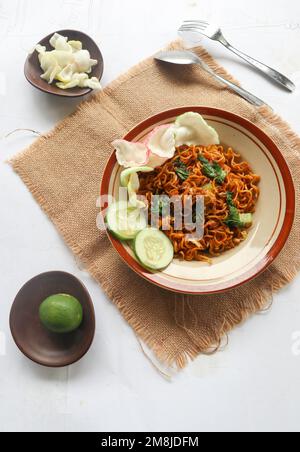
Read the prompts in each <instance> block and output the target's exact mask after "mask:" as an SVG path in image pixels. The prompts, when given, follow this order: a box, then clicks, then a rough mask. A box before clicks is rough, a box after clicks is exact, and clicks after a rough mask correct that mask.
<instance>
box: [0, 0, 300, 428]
mask: <svg viewBox="0 0 300 452" xmlns="http://www.w3.org/2000/svg"><path fill="white" fill-rule="evenodd" d="M202 17H204V18H207V19H210V20H214V21H215V22H219V23H221V24H223V26H224V30H225V31H226V34H227V35H228V38H230V39H231V40H232V41H233V43H235V44H236V45H237V46H238V45H239V47H240V48H241V49H242V50H244V51H247V52H248V53H250V54H251V55H253V56H257V57H259V58H260V59H261V60H262V61H265V62H268V63H269V64H270V65H272V66H275V67H277V68H279V69H280V70H281V71H283V72H284V73H286V74H287V75H289V76H290V77H292V78H293V79H294V80H295V82H296V83H297V84H298V85H300V59H299V45H300V3H299V2H298V1H297V0H288V1H287V0H276V1H274V0H263V1H262V0H252V1H251V2H249V1H247V2H246V1H245V0H227V1H226V2H225V1H223V0H214V1H210V2H208V1H204V0H163V1H161V0H152V1H140V0H126V1H124V0H72V1H67V0H64V1H62V0H51V2H45V1H40V0H10V1H8V0H0V136H2V135H4V134H5V133H6V132H9V131H11V130H13V129H16V128H18V127H20V128H24V127H26V128H33V129H36V130H39V131H41V132H44V131H47V130H49V129H50V128H52V127H53V126H54V125H55V123H56V122H57V121H58V120H60V119H62V118H63V117H64V116H65V115H67V114H68V113H70V112H72V111H73V110H74V108H75V106H76V104H77V101H72V100H69V101H62V100H59V99H57V98H54V97H53V98H52V97H49V96H47V95H45V94H43V93H40V92H38V91H37V90H35V89H33V88H32V87H31V86H30V85H29V84H27V82H26V80H25V79H24V76H23V64H24V59H25V57H26V51H27V50H29V49H31V48H32V47H33V45H34V44H35V42H36V41H38V40H39V39H40V38H41V37H42V36H45V35H46V34H48V33H51V32H52V31H54V30H56V29H61V28H68V27H70V28H76V29H81V30H83V31H87V32H89V33H90V34H91V35H92V36H93V37H94V38H95V39H96V41H97V42H98V43H99V45H100V47H101V49H102V51H103V55H104V58H105V74H104V78H103V85H106V84H107V83H109V82H110V81H111V80H113V79H114V78H115V77H117V76H118V75H119V74H120V73H121V72H124V71H125V70H126V69H127V68H129V67H130V66H131V65H133V64H135V63H137V62H138V61H139V60H140V59H143V58H144V57H147V56H148V55H149V54H151V53H153V52H155V51H156V50H157V49H159V48H160V47H162V46H164V45H165V44H166V43H167V42H168V41H170V40H172V39H174V38H176V29H177V27H178V26H179V24H180V22H181V20H182V19H184V18H202ZM203 44H205V46H206V47H207V48H208V49H209V50H210V51H211V52H212V53H213V55H214V56H215V57H216V58H217V59H218V60H219V62H220V63H221V64H223V65H224V66H225V67H227V68H228V69H229V70H230V71H231V72H232V73H233V74H234V75H235V76H236V77H237V78H238V79H240V81H241V82H242V83H243V85H244V86H245V87H246V88H248V89H249V90H252V91H253V92H254V93H256V94H257V95H258V96H260V97H263V98H264V99H265V100H266V101H267V102H268V103H269V104H270V105H272V106H273V107H274V108H275V110H276V111H278V112H280V114H281V115H282V116H283V117H284V118H285V119H286V120H287V121H288V122H290V124H291V125H292V127H293V128H294V129H295V130H296V131H297V132H298V133H300V124H299V117H300V102H299V101H300V96H299V93H300V91H299V90H297V92H296V93H295V94H293V95H290V94H288V93H286V92H285V91H283V90H281V89H277V88H276V87H274V86H273V85H272V84H270V83H268V82H267V81H266V80H265V79H264V78H262V77H260V76H259V75H257V74H255V73H254V72H253V71H252V70H251V69H250V70H249V67H248V66H246V65H244V64H243V63H241V61H240V60H238V59H236V58H235V57H234V56H233V55H232V54H230V53H228V52H226V51H225V50H223V48H222V47H221V46H220V45H218V44H216V43H212V42H208V41H207V40H205V41H203ZM199 89H200V87H199ZM32 140H33V137H32V136H31V135H30V134H18V135H15V136H11V137H10V138H9V139H6V140H4V139H0V160H1V163H0V206H1V215H0V218H1V221H0V250H1V251H0V281H1V282H0V295H1V296H0V331H1V333H0V430H1V431H44V432H45V431H101V432H104V431H111V432H115V431H124V432H126V431H155V432H157V431H174V432H176V431H177V432H178V431H191V432H198V431H266V430H267V431H278V430H279V431H291V430H293V431H295V430H296V431H299V430H300V390H299V378H300V344H299V343H297V338H299V337H300V333H299V331H300V302H299V290H300V279H299V278H298V279H297V280H296V281H295V282H294V283H293V284H291V285H290V286H289V287H288V288H286V289H285V290H283V291H282V292H281V293H280V294H279V295H276V296H275V297H274V305H273V307H272V309H271V311H270V312H268V313H267V314H265V315H257V316H254V317H253V318H251V319H250V320H249V321H248V322H247V323H246V324H244V325H242V326H241V327H239V328H236V329H235V330H234V331H233V332H232V334H231V335H230V340H229V345H228V347H227V348H226V349H225V350H224V351H223V352H220V353H218V354H216V355H214V356H211V357H203V356H201V357H199V359H197V360H196V362H194V363H193V364H191V365H190V366H189V368H188V369H186V371H184V372H182V373H181V374H179V375H177V376H175V377H173V380H172V382H171V383H169V382H167V381H165V380H164V379H163V378H162V377H161V376H160V375H159V374H158V373H157V372H156V371H155V370H154V368H153V367H152V366H151V364H150V363H149V362H148V361H147V360H146V359H145V357H144V356H143V354H142V353H141V351H140V346H139V344H138V342H137V340H136V337H135V335H134V334H133V332H132V330H131V329H130V328H129V326H128V325H127V324H126V323H125V321H124V320H123V319H122V317H121V316H120V314H119V312H118V311H117V309H116V308H115V307H114V306H113V305H112V304H111V303H110V302H109V300H107V298H106V297H105V295H104V294H103V292H102V291H101V288H100V287H99V286H98V285H97V284H96V283H95V282H94V281H93V280H92V279H91V278H90V277H89V275H88V274H86V273H84V272H82V271H80V269H79V268H78V266H77V265H76V262H75V260H74V258H73V256H72V254H71V252H70V251H69V250H68V249H67V248H66V246H65V245H64V243H63V241H62V240H61V238H60V237H59V235H58V233H57V232H56V230H55V229H54V227H53V225H52V224H51V223H50V221H49V220H48V219H47V218H46V216H45V215H44V214H43V213H42V211H41V210H40V208H39V206H38V205H37V204H36V203H35V202H34V200H33V198H32V197H31V195H30V194H29V192H28V191H27V188H26V187H25V185H24V184H23V183H22V182H21V180H20V179H19V178H18V177H17V176H16V175H15V174H14V173H13V171H12V170H11V168H10V167H9V166H8V165H7V164H5V160H6V159H7V158H9V157H10V156H12V155H14V154H15V153H16V152H18V151H20V150H22V149H23V148H25V147H26V146H27V145H29V144H30V143H31V142H32ZM54 269H61V270H65V271H69V272H71V273H73V274H75V275H76V276H78V277H79V278H80V279H81V280H82V281H83V282H84V283H85V284H86V285H87V287H88V289H89V291H90V293H91V295H92V297H93V300H94V303H95V308H96V314H97V333H96V337H95V341H94V344H93V347H92V349H91V351H90V352H89V354H88V355H87V356H86V357H85V358H84V359H83V360H82V361H81V362H80V363H78V364H76V365H74V366H71V367H70V368H67V369H60V370H49V369H45V368H42V367H39V366H37V365H35V364H33V363H31V362H30V361H29V360H27V359H26V358H25V357H23V356H22V355H21V353H20V352H19V351H18V349H17V348H16V346H15V344H14V342H13V340H12V338H11V336H10V332H9V326H8V316H9V311H10V307H11V304H12V301H13V299H14V296H15V295H16V293H17V291H18V290H19V288H20V287H21V286H22V285H23V283H25V282H26V281H27V280H28V279H29V278H31V277H32V276H34V275H36V274H38V273H41V272H43V271H48V270H54Z"/></svg>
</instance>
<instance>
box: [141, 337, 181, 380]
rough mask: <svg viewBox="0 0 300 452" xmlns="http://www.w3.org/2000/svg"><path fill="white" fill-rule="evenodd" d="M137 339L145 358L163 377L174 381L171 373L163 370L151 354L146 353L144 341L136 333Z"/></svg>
mask: <svg viewBox="0 0 300 452" xmlns="http://www.w3.org/2000/svg"><path fill="white" fill-rule="evenodd" d="M136 338H137V341H138V343H139V346H140V348H141V350H142V353H143V355H144V356H145V358H146V359H147V361H149V363H150V364H151V366H152V367H153V368H154V369H155V370H156V371H157V372H158V373H159V374H160V375H161V376H162V377H163V378H165V379H166V380H167V381H169V382H171V381H172V377H171V375H168V374H166V373H165V372H163V371H162V370H161V369H160V368H159V367H158V366H157V365H156V364H155V362H154V361H153V360H152V359H151V358H150V356H149V355H148V354H147V353H146V351H145V349H144V347H143V344H142V341H141V340H140V339H139V338H138V336H137V335H136Z"/></svg>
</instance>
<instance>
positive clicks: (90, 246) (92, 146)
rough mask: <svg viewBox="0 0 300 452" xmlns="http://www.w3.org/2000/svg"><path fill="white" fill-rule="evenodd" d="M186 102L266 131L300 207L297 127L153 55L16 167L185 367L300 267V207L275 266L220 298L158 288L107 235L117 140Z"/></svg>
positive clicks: (72, 243)
mask: <svg viewBox="0 0 300 452" xmlns="http://www.w3.org/2000/svg"><path fill="white" fill-rule="evenodd" d="M176 46H178V44H176ZM198 53H199V55H200V56H201V57H202V58H204V59H205V60H206V62H207V63H208V64H209V65H210V66H211V67H212V68H213V69H214V70H215V71H216V72H217V73H219V74H221V75H223V76H226V77H227V78H229V79H232V78H231V77H230V75H229V74H227V73H226V72H225V71H224V69H222V68H221V67H220V66H218V65H217V64H216V62H215V61H213V60H212V59H211V57H210V56H209V55H208V54H207V53H206V52H205V51H204V50H203V49H198ZM183 105H185V106H186V105H206V106H212V107H218V108H223V109H227V110H230V111H232V112H234V113H237V114H239V115H242V116H244V117H245V118H247V119H248V120H250V121H252V122H253V123H254V124H256V125H257V126H259V127H260V128H262V129H263V130H264V131H265V132H266V133H267V134H268V135H269V136H270V137H271V138H272V139H273V140H274V141H275V142H276V144H277V145H278V146H279V148H280V149H281V151H282V153H283V155H284V156H285V158H286V159H287V161H288V162H289V164H290V167H291V170H292V173H293V176H294V180H295V183H296V190H297V205H298V204H299V199H300V193H299V177H300V166H299V156H300V139H299V138H298V137H297V136H296V135H295V134H294V133H293V132H292V131H291V130H290V128H289V127H288V125H287V124H285V123H284V122H283V121H282V120H281V119H280V118H279V117H276V116H275V115H274V114H273V113H272V112H271V110H270V109H269V108H267V107H263V108H260V109H257V108H255V107H253V106H251V105H250V104H248V103H247V102H246V101H244V100H242V99H241V98H239V97H238V96H236V95H235V94H233V93H232V92H231V91H229V90H228V89H227V88H225V87H224V88H223V87H222V86H221V85H220V84H219V83H218V82H215V81H214V80H213V79H212V78H211V77H210V76H209V75H207V74H206V73H204V72H203V71H202V70H201V69H200V68H198V67H195V68H191V67H178V68H177V67H174V66H173V67H167V66H161V65H158V64H157V63H156V62H155V61H154V60H153V58H150V59H148V60H146V61H144V62H142V63H140V64H139V65H138V66H136V67H134V68H133V69H131V70H130V71H129V72H128V73H126V74H125V75H123V76H121V77H120V78H118V79H117V80H116V81H114V82H113V83H112V84H110V85H109V86H108V87H107V88H106V89H105V90H104V91H103V92H101V93H99V94H97V95H96V96H95V97H93V98H92V99H91V100H89V101H88V102H85V103H83V104H81V105H80V107H79V108H78V109H77V111H76V112H75V113H74V114H73V115H71V116H69V117H67V118H66V119H65V120H64V121H63V122H61V123H60V124H59V125H58V126H57V127H56V128H55V130H54V131H52V132H51V133H49V134H48V135H44V136H42V137H41V138H39V139H38V140H37V141H36V142H35V143H34V144H33V145H32V146H31V147H30V148H29V149H28V150H26V151H25V152H23V153H21V154H20V155H18V156H17V157H15V158H14V159H13V160H12V161H11V164H12V166H13V168H14V170H15V171H16V172H17V173H18V174H19V175H20V177H21V178H22V179H23V181H24V182H25V184H26V185H27V186H28V188H29V190H30V191H31V193H32V194H33V196H34V198H35V199H36V200H37V202H38V203H39V204H40V205H41V207H42V208H43V209H44V211H45V212H46V213H47V215H48V216H49V218H50V219H51V220H52V221H53V223H54V224H55V226H56V227H57V229H58V231H59V232H60V234H61V235H62V236H63V238H64V240H65V241H66V243H67V244H68V245H69V247H70V248H71V249H72V251H73V253H74V254H75V255H76V256H77V257H79V258H80V259H81V260H82V261H83V262H84V264H85V266H86V268H87V270H88V271H89V272H90V273H91V275H93V277H94V278H95V279H96V280H97V281H98V282H99V283H100V284H101V286H102V288H103V290H104V291H105V292H106V293H107V294H108V296H109V297H110V299H111V300H112V301H113V303H115V305H116V306H117V307H118V309H119V310H120V312H121V313H122V315H123V316H124V318H125V319H126V320H127V321H128V322H129V324H130V325H131V326H132V328H133V329H134V330H135V332H136V334H137V335H138V337H139V338H140V339H142V340H143V341H145V343H147V344H148V346H150V347H151V348H152V349H153V351H154V353H155V354H156V356H157V357H158V358H159V359H160V360H161V361H162V362H164V363H165V364H168V365H174V364H175V365H177V366H178V367H184V366H185V365H186V364H187V362H188V359H189V358H195V357H196V356H197V355H198V354H200V353H205V352H207V351H209V350H212V349H213V348H214V347H218V345H219V344H220V342H221V339H222V338H223V337H224V335H226V333H228V332H229V331H230V330H231V329H232V328H233V327H234V326H236V325H238V324H239V323H240V322H242V321H243V320H245V319H246V318H247V317H248V316H249V315H250V314H253V313H255V312H257V311H258V310H261V309H263V308H264V307H266V305H267V303H268V302H269V301H270V299H271V298H272V294H273V293H274V291H277V290H279V289H280V288H281V287H283V286H284V285H285V284H287V283H288V282H290V281H291V280H292V279H293V278H294V277H295V276H296V274H297V272H298V271H299V269H300V253H299V251H300V241H299V233H300V230H299V229H300V218H299V211H297V216H296V221H295V225H294V228H293V231H292V234H291V237H290V240H289V242H288V244H287V246H286V247H285V249H284V251H283V252H282V253H281V255H280V257H279V258H278V259H277V260H276V262H275V263H274V264H273V265H272V267H271V268H270V269H269V270H268V271H266V272H265V273H264V274H263V275H261V276H260V277H258V278H257V279H255V280H253V281H252V282H250V283H248V284H246V285H244V286H243V287H240V288H238V289H235V290H232V291H230V292H227V293H225V294H220V295H215V296H200V297H199V296H197V297H195V296H194V297H192V296H183V295H176V294H173V293H170V292H167V291H165V290H162V289H160V288H158V287H155V286H153V285H151V284H150V283H148V282H146V281H144V280H143V279H141V278H140V277H138V276H137V275H136V274H135V273H134V272H133V271H132V270H130V269H129V268H127V266H126V265H125V264H124V263H123V262H122V260H121V259H120V258H119V256H118V255H117V253H116V252H115V251H114V249H113V248H112V246H111V244H110V242H109V241H108V239H107V237H106V234H105V232H99V230H98V229H97V227H96V217H97V214H98V209H97V207H96V200H97V196H98V194H99V185H100V180H101V175H102V172H103V169H104V166H105V163H106V160H107V158H108V156H109V155H110V153H111V151H112V149H111V146H110V143H111V142H112V141H113V140H114V139H116V138H120V137H122V136H123V135H124V134H125V133H126V132H127V131H128V130H129V129H130V128H132V127H133V126H134V125H136V124H137V123H138V122H140V121H142V120H144V119H145V118H146V117H148V116H150V115H153V114H155V113H158V112H160V111H162V110H166V109H170V108H174V107H178V106H183ZM41 114H43V112H41ZM94 302H95V303H96V302H97V300H94Z"/></svg>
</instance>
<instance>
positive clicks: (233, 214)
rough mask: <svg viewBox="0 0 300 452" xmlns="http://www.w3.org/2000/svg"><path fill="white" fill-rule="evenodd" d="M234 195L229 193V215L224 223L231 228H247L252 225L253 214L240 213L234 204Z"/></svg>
mask: <svg viewBox="0 0 300 452" xmlns="http://www.w3.org/2000/svg"><path fill="white" fill-rule="evenodd" d="M233 198H234V193H232V192H227V204H228V207H229V215H228V218H227V220H225V221H224V223H225V224H226V225H227V226H228V227H229V228H230V229H233V228H239V229H243V228H247V227H249V226H251V224H252V214H251V213H240V212H239V211H238V209H237V207H236V206H235V204H234V199H233Z"/></svg>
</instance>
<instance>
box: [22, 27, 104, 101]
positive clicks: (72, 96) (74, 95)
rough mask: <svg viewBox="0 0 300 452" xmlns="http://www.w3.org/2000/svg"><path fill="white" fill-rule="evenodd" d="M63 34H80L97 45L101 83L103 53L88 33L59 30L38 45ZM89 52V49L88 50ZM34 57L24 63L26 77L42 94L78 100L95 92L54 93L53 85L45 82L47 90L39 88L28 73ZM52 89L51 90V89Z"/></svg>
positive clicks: (84, 89) (68, 91)
mask: <svg viewBox="0 0 300 452" xmlns="http://www.w3.org/2000/svg"><path fill="white" fill-rule="evenodd" d="M55 33H58V34H61V35H63V36H64V35H66V36H68V37H69V36H70V35H71V34H72V33H78V34H80V35H82V36H85V38H87V39H88V40H89V41H91V42H93V44H94V45H95V47H97V49H98V51H99V55H100V59H99V61H98V65H99V69H100V72H99V74H100V75H99V76H97V78H99V81H101V79H102V77H103V73H104V59H103V55H102V52H101V50H100V47H99V46H98V44H97V43H96V42H95V40H94V39H93V38H92V37H91V36H89V35H88V34H87V33H84V32H83V31H80V30H75V29H69V28H67V29H63V30H58V31H54V32H53V33H50V34H49V35H47V36H45V37H44V38H42V39H40V41H39V42H38V43H37V44H41V43H42V42H43V41H46V40H47V42H49V40H50V39H51V37H52V36H53V35H54V34H55ZM87 50H89V49H87ZM31 56H32V54H29V55H28V56H27V58H26V60H25V63H24V75H25V78H26V80H27V81H28V82H29V83H30V85H31V86H33V87H34V88H36V89H38V90H39V91H41V92H42V93H46V94H51V95H52V96H56V97H64V98H67V99H68V98H69V99H77V98H80V97H83V96H87V95H88V94H90V93H91V92H92V91H93V90H92V89H91V88H81V91H80V92H78V93H74V91H73V89H69V90H66V91H64V90H61V93H60V92H54V91H52V90H51V86H52V85H48V83H47V82H46V81H45V88H43V87H42V86H39V85H38V84H36V83H35V82H34V81H33V80H32V79H31V77H30V75H29V72H28V65H29V60H30V57H31ZM47 87H48V89H47ZM49 87H50V88H49Z"/></svg>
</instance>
